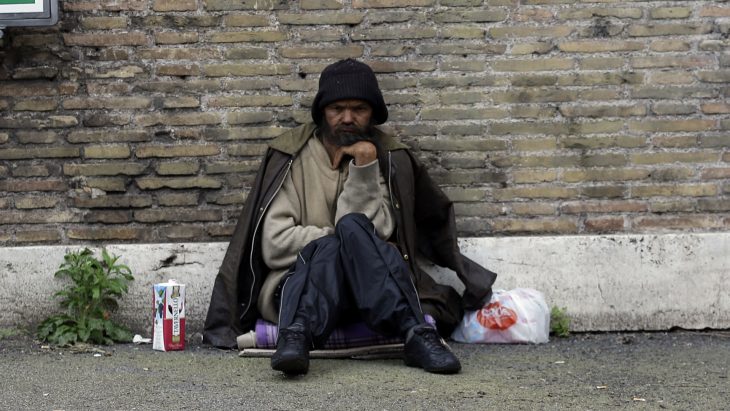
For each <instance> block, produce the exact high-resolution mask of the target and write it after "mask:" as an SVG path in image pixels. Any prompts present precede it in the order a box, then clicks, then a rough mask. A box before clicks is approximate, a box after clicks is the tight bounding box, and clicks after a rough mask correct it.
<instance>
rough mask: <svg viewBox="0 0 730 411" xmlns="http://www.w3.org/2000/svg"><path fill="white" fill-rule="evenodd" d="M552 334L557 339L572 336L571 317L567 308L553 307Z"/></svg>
mask: <svg viewBox="0 0 730 411" xmlns="http://www.w3.org/2000/svg"><path fill="white" fill-rule="evenodd" d="M550 334H552V335H555V336H557V337H567V336H569V335H570V317H569V316H568V313H567V312H566V309H565V308H559V307H553V308H552V309H551V310H550Z"/></svg>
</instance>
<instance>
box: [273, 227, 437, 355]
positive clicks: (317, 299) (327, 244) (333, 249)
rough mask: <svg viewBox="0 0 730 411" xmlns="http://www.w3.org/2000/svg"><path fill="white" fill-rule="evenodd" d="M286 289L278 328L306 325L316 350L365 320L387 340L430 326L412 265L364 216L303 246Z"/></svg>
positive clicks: (285, 282)
mask: <svg viewBox="0 0 730 411" xmlns="http://www.w3.org/2000/svg"><path fill="white" fill-rule="evenodd" d="M281 287H282V288H281V297H280V309H279V327H280V328H282V329H283V328H287V327H289V326H291V325H292V324H293V323H295V322H297V323H302V325H304V326H305V328H306V329H307V331H308V332H309V333H310V334H311V337H312V342H313V344H314V346H315V347H321V346H322V344H324V342H325V341H326V340H327V337H329V335H330V334H331V333H332V330H333V329H334V328H335V327H336V326H337V325H339V324H343V323H348V322H354V321H359V320H362V321H364V322H365V324H367V325H368V326H369V327H370V328H371V329H373V330H374V331H377V332H379V333H381V334H383V335H386V336H405V334H406V332H407V331H408V330H409V329H410V328H411V327H413V326H416V325H419V324H424V323H425V320H424V318H423V313H422V311H421V307H420V305H419V302H418V295H417V294H416V289H415V287H414V285H413V282H412V281H411V277H410V271H409V269H408V266H407V265H406V264H405V262H404V261H403V258H402V257H401V255H400V253H399V252H398V250H397V249H396V248H395V247H394V246H393V245H391V244H388V243H387V242H385V241H383V240H381V239H380V238H379V237H378V236H377V234H376V233H375V228H374V227H373V224H372V222H370V220H369V219H368V218H367V217H366V216H365V215H363V214H356V213H353V214H348V215H346V216H344V217H343V218H341V219H340V221H339V222H338V223H337V226H336V227H335V234H333V235H329V236H326V237H322V238H319V239H317V240H314V241H312V242H311V243H309V244H308V245H307V246H306V247H304V249H302V251H301V252H300V253H299V256H298V258H297V262H296V264H295V265H294V266H293V267H292V269H291V270H290V274H289V275H288V276H287V277H286V278H285V279H284V280H283V281H282V286H281Z"/></svg>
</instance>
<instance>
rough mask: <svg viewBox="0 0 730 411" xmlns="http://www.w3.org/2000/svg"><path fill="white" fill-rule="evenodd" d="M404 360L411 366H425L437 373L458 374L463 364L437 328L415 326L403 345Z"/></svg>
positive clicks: (426, 368) (427, 369)
mask: <svg viewBox="0 0 730 411" xmlns="http://www.w3.org/2000/svg"><path fill="white" fill-rule="evenodd" d="M403 360H404V361H405V363H406V365H407V366H409V367H418V368H423V369H424V370H426V371H428V372H433V373H437V374H456V373H458V372H459V371H461V364H460V363H459V359H458V358H456V356H455V355H454V353H453V352H451V349H450V348H449V346H448V345H447V344H446V342H445V341H444V340H443V339H442V338H441V336H439V334H438V332H437V331H436V329H434V328H431V327H427V326H425V327H424V326H417V327H414V328H413V329H412V330H411V331H410V332H409V336H408V338H407V339H406V343H405V346H404V347H403Z"/></svg>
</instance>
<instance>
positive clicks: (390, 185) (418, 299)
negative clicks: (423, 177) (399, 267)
mask: <svg viewBox="0 0 730 411" xmlns="http://www.w3.org/2000/svg"><path fill="white" fill-rule="evenodd" d="M392 166H393V158H392V152H390V151H388V194H389V195H390V203H391V204H398V208H397V212H400V204H399V203H398V202H397V201H396V199H395V197H394V196H393V183H392V176H393V170H392ZM395 229H396V236H398V237H400V227H399V226H398V225H396V227H395ZM414 258H415V256H414ZM413 264H414V265H415V264H416V262H415V260H414V261H413ZM408 280H409V281H410V283H411V287H413V292H414V293H415V294H416V302H417V303H418V309H419V310H420V311H421V314H423V307H422V306H421V297H419V296H418V290H417V289H416V284H414V283H413V277H411V276H410V275H409V276H408Z"/></svg>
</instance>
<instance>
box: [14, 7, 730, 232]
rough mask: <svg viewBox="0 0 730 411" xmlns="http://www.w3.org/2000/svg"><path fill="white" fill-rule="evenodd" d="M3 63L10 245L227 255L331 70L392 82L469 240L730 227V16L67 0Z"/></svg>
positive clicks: (393, 97)
mask: <svg viewBox="0 0 730 411" xmlns="http://www.w3.org/2000/svg"><path fill="white" fill-rule="evenodd" d="M61 9H62V15H61V22H60V23H59V25H58V26H57V27H54V28H35V29H33V28H13V29H7V30H6V31H5V37H4V38H3V39H2V40H1V41H2V47H1V48H0V58H1V59H2V63H1V64H0V191H2V193H3V194H2V197H0V245H6V246H7V245H22V244H33V243H41V244H52V243H68V244H73V243H89V242H92V243H95V242H168V241H173V242H177V241H225V240H227V239H228V237H229V235H230V234H231V232H232V229H233V226H234V225H235V220H236V217H237V215H238V212H239V210H240V208H241V205H242V202H243V201H244V199H245V197H246V194H247V191H248V188H249V186H250V184H251V182H252V180H253V177H254V175H253V173H254V171H255V170H256V168H257V166H258V161H259V160H258V156H259V155H260V154H261V153H262V152H263V150H264V147H265V143H266V141H267V140H268V139H270V138H272V137H274V136H276V135H278V134H279V133H281V132H282V131H283V130H284V129H286V128H289V127H294V126H296V125H297V124H300V123H302V122H305V121H308V120H309V118H310V117H309V105H310V102H311V101H312V98H313V97H314V93H315V90H316V85H317V78H318V73H319V72H320V71H321V69H322V68H323V67H324V66H325V65H326V64H329V63H331V62H332V61H334V60H335V59H340V58H344V57H356V58H359V59H361V60H363V61H366V62H368V63H370V64H371V65H372V67H373V68H374V69H375V70H376V72H378V76H379V78H380V81H381V86H382V88H383V90H384V94H385V98H386V101H387V102H388V104H389V109H390V113H391V115H390V121H389V123H388V127H389V128H391V129H392V130H395V131H397V132H399V133H400V135H401V138H402V139H403V140H404V141H405V142H406V143H408V144H409V145H411V146H412V147H413V148H414V149H415V150H416V151H417V152H418V154H419V156H420V157H421V158H422V159H423V161H424V162H426V163H427V164H428V165H429V168H430V171H431V173H432V175H433V176H434V177H435V178H436V180H437V181H438V182H439V184H441V185H442V186H443V188H444V190H445V191H446V192H447V193H448V195H449V196H450V197H451V198H452V199H453V200H454V201H455V202H456V210H457V214H458V223H459V228H460V230H461V235H464V236H482V235H511V234H531V235H539V234H595V233H642V232H658V231H659V232H663V231H688V230H689V231H727V230H728V229H730V151H729V150H728V147H729V146H730V133H729V132H728V130H729V129H730V104H729V103H728V100H727V98H728V94H729V93H730V88H729V87H728V81H729V80H730V53H728V51H727V50H728V34H729V32H730V5H728V3H726V2H724V1H618V0H592V1H589V0H587V1H577V0H576V1H569V0H299V1H285V0H150V1H147V0H102V1H85V0H80V1H61Z"/></svg>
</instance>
